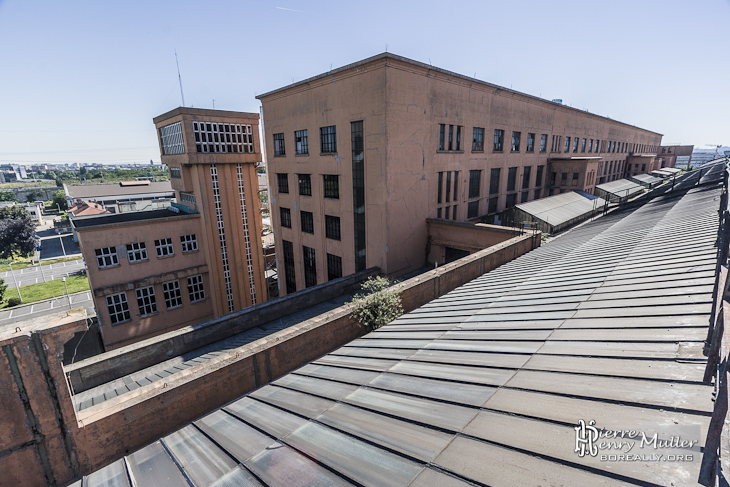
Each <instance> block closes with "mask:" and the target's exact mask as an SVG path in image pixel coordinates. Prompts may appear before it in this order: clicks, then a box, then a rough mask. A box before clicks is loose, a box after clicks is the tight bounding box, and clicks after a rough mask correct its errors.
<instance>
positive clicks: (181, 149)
mask: <svg viewBox="0 0 730 487" xmlns="http://www.w3.org/2000/svg"><path fill="white" fill-rule="evenodd" d="M160 141H161V142H162V155H165V156H169V155H175V154H183V153H185V145H184V144H183V134H182V125H181V124H180V122H175V123H171V124H170V125H165V126H164V127H160Z"/></svg>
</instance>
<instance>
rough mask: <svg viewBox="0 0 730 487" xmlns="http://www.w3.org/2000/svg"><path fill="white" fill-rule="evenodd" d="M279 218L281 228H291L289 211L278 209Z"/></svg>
mask: <svg viewBox="0 0 730 487" xmlns="http://www.w3.org/2000/svg"><path fill="white" fill-rule="evenodd" d="M279 216H280V217H281V226H282V227H284V228H291V210H290V209H289V208H284V207H279Z"/></svg>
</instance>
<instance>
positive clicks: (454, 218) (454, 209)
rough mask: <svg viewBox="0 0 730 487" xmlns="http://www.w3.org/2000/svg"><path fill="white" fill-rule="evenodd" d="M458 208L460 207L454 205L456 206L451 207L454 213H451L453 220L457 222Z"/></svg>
mask: <svg viewBox="0 0 730 487" xmlns="http://www.w3.org/2000/svg"><path fill="white" fill-rule="evenodd" d="M457 206H458V205H454V206H452V207H451V208H452V210H451V211H452V213H451V219H452V220H456V208H457Z"/></svg>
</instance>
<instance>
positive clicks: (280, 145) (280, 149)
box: [274, 134, 286, 156]
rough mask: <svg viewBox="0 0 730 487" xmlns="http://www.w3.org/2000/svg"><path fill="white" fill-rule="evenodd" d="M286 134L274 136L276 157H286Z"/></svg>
mask: <svg viewBox="0 0 730 487" xmlns="http://www.w3.org/2000/svg"><path fill="white" fill-rule="evenodd" d="M285 155H286V151H285V150H284V134H274V156H285Z"/></svg>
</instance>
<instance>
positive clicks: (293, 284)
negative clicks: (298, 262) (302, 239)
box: [282, 240, 297, 294]
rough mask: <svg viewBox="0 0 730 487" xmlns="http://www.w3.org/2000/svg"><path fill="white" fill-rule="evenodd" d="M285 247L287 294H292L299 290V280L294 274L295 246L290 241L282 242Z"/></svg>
mask: <svg viewBox="0 0 730 487" xmlns="http://www.w3.org/2000/svg"><path fill="white" fill-rule="evenodd" d="M282 245H283V247H284V276H285V279H286V293H287V294H291V293H293V292H296V290H297V280H296V275H295V273H294V245H292V243H291V242H289V241H288V240H282Z"/></svg>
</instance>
